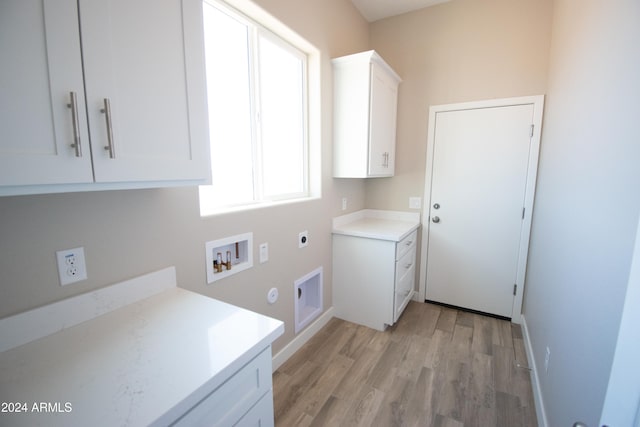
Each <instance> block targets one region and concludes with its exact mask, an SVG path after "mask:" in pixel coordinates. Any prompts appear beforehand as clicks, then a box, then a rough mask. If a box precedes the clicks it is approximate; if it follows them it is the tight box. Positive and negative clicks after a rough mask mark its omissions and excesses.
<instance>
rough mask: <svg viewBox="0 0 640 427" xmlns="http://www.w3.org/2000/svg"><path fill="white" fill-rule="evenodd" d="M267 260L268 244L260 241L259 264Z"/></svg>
mask: <svg viewBox="0 0 640 427" xmlns="http://www.w3.org/2000/svg"><path fill="white" fill-rule="evenodd" d="M267 261H269V244H268V243H260V264H262V263H265V262H267Z"/></svg>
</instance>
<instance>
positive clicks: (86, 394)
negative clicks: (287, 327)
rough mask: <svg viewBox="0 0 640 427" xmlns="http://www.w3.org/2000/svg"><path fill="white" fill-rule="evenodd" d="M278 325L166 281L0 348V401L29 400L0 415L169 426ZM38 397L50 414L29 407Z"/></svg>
mask: <svg viewBox="0 0 640 427" xmlns="http://www.w3.org/2000/svg"><path fill="white" fill-rule="evenodd" d="M283 331H284V325H283V323H282V322H281V321H279V320H275V319H271V318H269V317H266V316H262V315H260V314H257V313H253V312H251V311H248V310H244V309H241V308H238V307H235V306H232V305H230V304H226V303H223V302H220V301H217V300H214V299H212V298H208V297H205V296H203V295H200V294H196V293H193V292H189V291H186V290H184V289H180V288H177V287H170V288H169V289H164V290H162V291H161V292H160V293H156V294H155V295H152V296H150V297H148V298H144V299H141V300H139V301H137V302H133V303H131V304H128V305H125V306H122V307H120V308H116V309H114V310H113V311H109V312H107V313H106V314H102V315H100V316H99V317H96V318H94V319H91V320H89V321H83V322H81V323H79V324H76V325H75V326H71V327H68V328H65V329H63V330H61V331H59V332H57V333H54V334H52V335H48V336H45V337H43V338H39V339H36V340H35V341H31V342H28V343H26V344H23V345H19V346H17V347H15V348H12V349H9V350H6V351H4V352H2V353H0V401H1V402H16V403H26V404H27V413H1V414H0V424H1V425H11V426H22V425H25V426H26V425H28V426H37V425H43V426H57V425H60V426H89V425H90V426H125V425H126V426H138V425H140V426H143V425H150V424H156V425H166V424H168V423H170V422H172V421H173V420H175V419H176V418H177V417H178V416H179V415H181V414H183V413H184V412H185V411H187V410H188V409H189V408H191V407H193V406H194V405H195V404H196V403H197V402H199V401H200V400H201V399H202V398H203V397H205V396H206V395H208V394H209V393H210V392H211V391H213V390H214V389H215V388H217V387H218V386H219V385H220V384H221V383H222V382H223V381H225V380H226V379H227V378H228V377H229V376H230V375H232V374H233V373H234V372H235V371H237V370H238V369H239V368H241V367H242V366H243V365H244V364H246V363H247V362H248V361H250V360H251V359H252V358H253V357H255V356H256V355H258V354H259V353H260V352H261V351H262V350H264V349H265V348H267V347H268V346H269V345H270V344H271V343H272V342H273V341H274V340H275V339H276V338H277V337H278V336H279V335H281V334H282V333H283ZM40 402H44V403H45V404H47V403H48V404H49V410H48V413H38V412H34V411H33V405H34V403H35V404H37V405H38V404H40ZM69 409H70V411H69Z"/></svg>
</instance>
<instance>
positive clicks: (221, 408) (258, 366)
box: [174, 347, 271, 427]
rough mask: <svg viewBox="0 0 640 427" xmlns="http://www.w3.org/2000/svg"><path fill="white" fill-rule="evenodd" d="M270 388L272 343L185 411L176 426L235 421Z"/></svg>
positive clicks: (210, 424) (232, 422)
mask: <svg viewBox="0 0 640 427" xmlns="http://www.w3.org/2000/svg"><path fill="white" fill-rule="evenodd" d="M270 390H271V347H268V348H267V349H265V350H264V351H263V352H262V353H260V354H259V355H258V356H256V358H255V359H253V360H252V361H251V362H249V363H247V364H246V365H245V366H244V367H243V368H242V369H240V370H239V371H238V372H236V373H235V375H233V376H232V377H231V378H229V379H228V380H227V381H226V382H225V383H224V384H222V385H221V386H220V387H218V388H217V389H215V390H214V391H213V392H212V393H211V394H210V395H209V396H207V397H205V398H204V399H203V400H202V401H201V402H200V403H199V404H198V405H197V406H195V407H194V408H193V409H191V410H190V411H189V412H187V413H186V414H185V415H184V416H183V417H182V418H180V419H179V420H178V421H177V422H176V423H175V424H174V425H175V426H207V427H211V426H228V425H234V424H235V423H236V422H237V421H238V420H239V419H240V418H241V417H242V416H243V415H244V414H246V413H247V412H248V411H249V409H251V408H252V407H253V406H254V405H255V404H256V402H257V401H258V400H260V398H261V397H262V396H263V395H265V394H266V393H267V392H269V391H270Z"/></svg>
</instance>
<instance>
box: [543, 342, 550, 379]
mask: <svg viewBox="0 0 640 427" xmlns="http://www.w3.org/2000/svg"><path fill="white" fill-rule="evenodd" d="M550 357H551V350H549V347H547V352H546V353H545V355H544V372H545V373H546V372H549V358H550Z"/></svg>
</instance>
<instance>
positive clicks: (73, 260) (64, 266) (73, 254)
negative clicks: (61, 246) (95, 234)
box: [56, 247, 87, 286]
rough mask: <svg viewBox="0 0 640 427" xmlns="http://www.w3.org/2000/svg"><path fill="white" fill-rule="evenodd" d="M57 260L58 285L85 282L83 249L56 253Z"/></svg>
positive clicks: (85, 272) (85, 268)
mask: <svg viewBox="0 0 640 427" xmlns="http://www.w3.org/2000/svg"><path fill="white" fill-rule="evenodd" d="M56 258H57V260H58V276H59V277H60V285H61V286H64V285H68V284H70V283H75V282H80V281H82V280H87V266H86V263H85V259H84V248H82V247H80V248H73V249H67V250H63V251H57V252H56Z"/></svg>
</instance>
